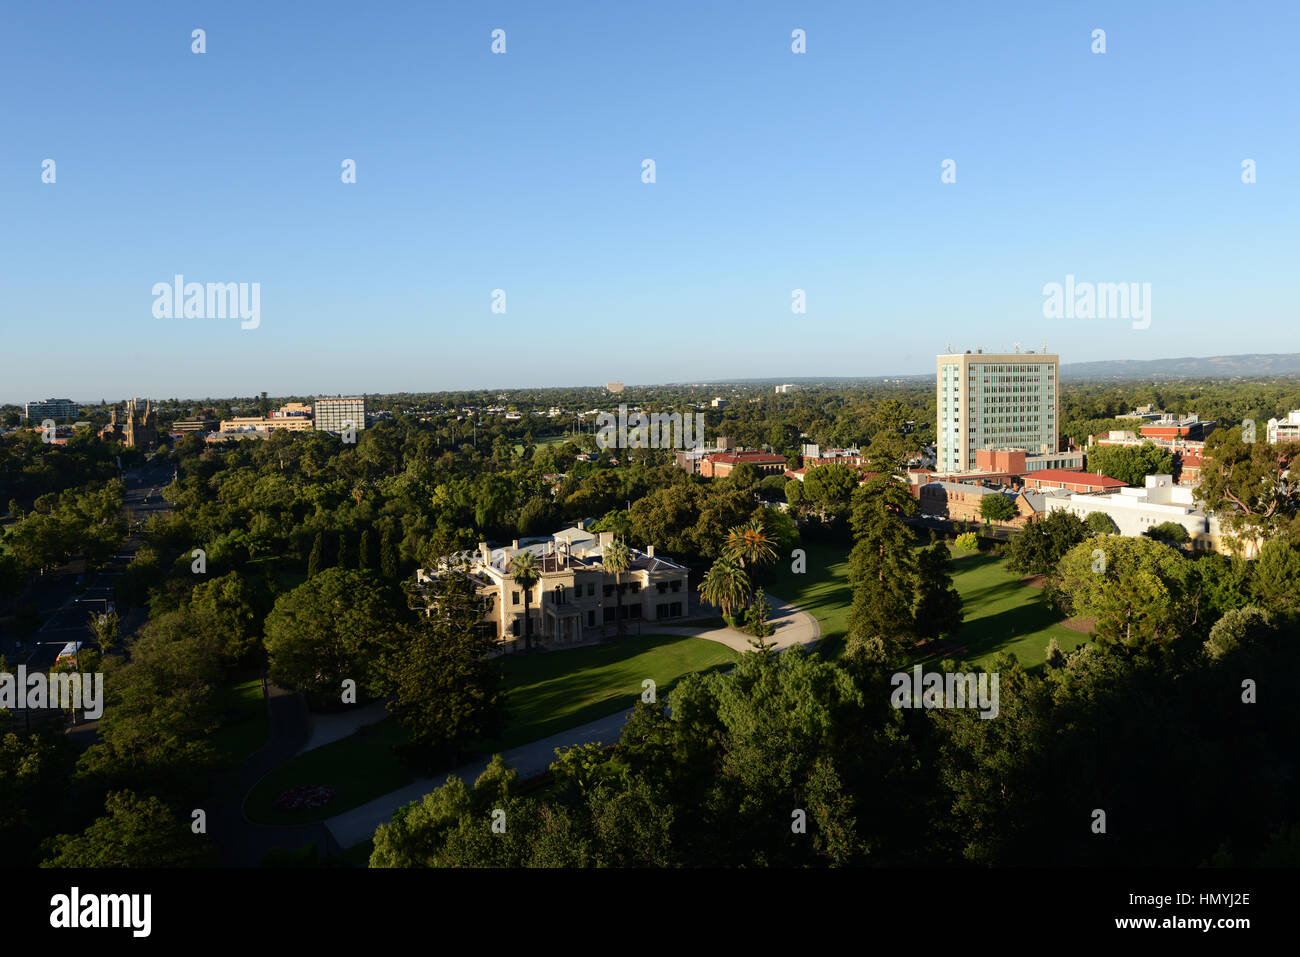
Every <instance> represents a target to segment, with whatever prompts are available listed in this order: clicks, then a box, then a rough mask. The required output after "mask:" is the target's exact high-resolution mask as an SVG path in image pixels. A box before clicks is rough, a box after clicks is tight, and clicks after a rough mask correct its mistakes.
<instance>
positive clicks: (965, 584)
mask: <svg viewBox="0 0 1300 957" xmlns="http://www.w3.org/2000/svg"><path fill="white" fill-rule="evenodd" d="M952 567H953V584H955V585H956V586H957V591H959V592H960V593H961V599H962V613H963V617H964V621H963V623H962V627H961V630H960V631H959V632H958V633H957V634H956V635H954V636H953V638H952V644H955V645H965V646H966V652H965V654H964V655H963V657H964V658H965V659H966V660H967V661H971V662H973V663H975V664H978V665H981V666H987V665H988V663H989V662H990V661H991V660H992V659H993V656H994V655H996V654H998V653H999V652H1003V651H1009V652H1012V653H1013V654H1014V655H1015V656H1016V658H1017V660H1019V662H1020V663H1021V664H1022V665H1024V666H1025V667H1026V668H1035V667H1038V666H1039V665H1041V664H1042V663H1043V662H1044V660H1046V658H1047V643H1048V641H1049V640H1051V639H1052V638H1055V639H1056V640H1057V643H1058V644H1060V646H1061V650H1062V651H1073V650H1074V649H1075V648H1077V647H1078V646H1079V645H1082V644H1084V643H1085V642H1086V641H1087V640H1088V636H1087V634H1085V633H1084V632H1079V631H1073V630H1071V629H1069V628H1066V627H1065V626H1064V625H1062V624H1060V620H1061V619H1060V616H1059V615H1057V614H1055V613H1054V612H1053V611H1052V610H1051V609H1050V608H1048V607H1047V603H1046V602H1045V601H1044V600H1043V593H1042V589H1040V588H1034V587H1033V586H1030V585H1022V584H1021V583H1020V577H1019V576H1018V575H1016V574H1014V573H1012V572H1009V571H1007V570H1006V567H1005V566H1004V565H1003V560H1002V557H1001V556H1000V555H991V554H979V553H967V554H965V555H962V556H961V557H957V558H954V559H953V562H952Z"/></svg>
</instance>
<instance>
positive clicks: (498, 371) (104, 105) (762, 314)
mask: <svg viewBox="0 0 1300 957" xmlns="http://www.w3.org/2000/svg"><path fill="white" fill-rule="evenodd" d="M555 13H556V11H555V10H554V9H550V8H538V7H536V6H535V5H532V4H525V3H522V2H517V3H502V4H494V5H492V6H491V7H490V8H488V9H483V8H479V7H476V6H475V5H464V6H459V7H453V8H449V9H441V8H440V9H433V8H429V9H412V10H400V11H391V12H389V13H388V14H386V15H385V16H382V17H381V16H375V17H360V18H359V17H357V16H356V10H355V8H354V7H352V6H351V5H343V4H341V3H337V2H335V0H327V2H323V3H320V4H318V5H316V6H314V7H312V8H311V9H310V10H309V11H306V12H304V11H303V10H300V9H288V8H283V9H282V8H277V7H274V6H270V7H268V6H266V5H264V4H252V3H249V2H242V0H236V2H232V3H229V4H226V5H223V6H222V7H220V8H212V9H194V10H190V9H185V10H178V9H176V8H174V7H173V6H170V5H166V4H162V3H159V2H145V3H142V4H138V5H133V6H132V7H131V8H130V9H129V10H121V9H118V8H113V7H102V6H94V5H85V6H84V7H78V9H77V14H76V16H75V17H73V18H68V17H67V15H66V12H65V11H63V10H62V9H61V8H57V7H48V6H46V7H41V6H26V7H18V8H15V9H13V10H11V11H10V16H9V23H8V27H7V29H6V30H5V31H4V32H3V34H0V79H2V80H3V81H4V83H3V88H4V89H5V90H7V91H9V92H8V94H7V96H6V102H5V106H6V118H7V123H6V149H5V151H4V153H3V155H0V190H2V191H3V196H2V197H0V198H2V200H3V202H4V206H5V219H6V227H7V228H6V236H7V237H8V239H9V242H8V243H7V244H6V247H5V250H4V253H5V256H4V258H5V267H6V268H5V269H4V271H3V275H0V302H3V303H4V306H3V309H4V315H5V317H6V319H7V322H6V323H5V339H4V357H5V361H4V364H3V370H4V371H3V376H0V401H5V402H10V403H22V402H25V401H29V400H33V399H38V398H46V397H50V396H56V397H63V396H67V397H70V398H74V399H76V400H78V401H83V402H85V401H91V400H92V399H93V400H94V401H99V398H100V397H103V398H109V397H110V396H112V395H114V394H117V395H119V396H120V395H122V394H123V389H124V388H128V389H129V390H130V393H131V394H135V395H140V396H145V395H151V396H156V397H170V396H175V397H178V398H180V397H186V398H188V397H197V396H208V395H210V396H220V395H226V396H229V395H236V394H243V395H250V394H255V393H259V392H261V391H263V390H268V391H273V392H276V393H278V394H280V395H294V394H296V395H307V394H312V391H313V388H320V387H322V386H324V387H328V388H329V391H330V392H331V394H337V393H343V394H356V393H374V392H399V391H408V392H430V391H447V390H453V391H454V390H468V389H492V388H498V389H500V388H545V387H563V386H564V384H565V383H580V382H587V381H590V382H592V383H593V384H596V383H603V382H607V381H623V382H627V383H629V384H631V383H638V382H640V383H647V382H686V381H709V380H714V379H721V378H762V379H777V378H779V379H784V380H786V381H789V380H791V379H803V378H810V377H811V378H816V377H819V376H824V377H861V376H868V377H873V376H910V375H924V374H925V373H926V371H927V369H930V368H932V364H933V357H934V356H935V355H936V354H939V353H942V352H944V351H946V346H947V344H948V343H951V344H952V346H953V347H954V348H961V349H964V348H967V347H970V348H972V349H973V348H978V347H984V348H986V349H988V350H1007V349H1010V347H1011V346H1012V344H1013V343H1016V342H1019V343H1021V344H1022V346H1024V347H1025V348H1026V349H1038V348H1040V347H1041V345H1042V343H1043V342H1044V341H1046V342H1047V343H1048V344H1049V348H1050V351H1052V352H1055V353H1059V354H1060V355H1061V356H1062V360H1063V362H1064V363H1065V364H1066V365H1067V366H1068V364H1069V363H1070V362H1087V361H1096V360H1104V359H1132V360H1143V359H1155V358H1160V357H1164V356H1177V355H1196V354H1205V353H1212V352H1226V351H1234V352H1236V351H1241V352H1245V351H1259V352H1263V351H1268V352H1295V351H1300V323H1298V322H1297V321H1296V319H1297V316H1296V307H1295V299H1294V295H1295V280H1294V276H1295V265H1294V264H1295V263H1296V262H1297V261H1300V230H1298V229H1297V226H1296V223H1297V222H1300V169H1297V168H1296V167H1295V165H1294V162H1293V157H1294V156H1296V155H1300V149H1297V147H1300V128H1298V127H1297V126H1296V124H1294V123H1290V122H1286V121H1285V117H1286V116H1290V115H1292V114H1293V112H1294V106H1293V102H1292V100H1293V97H1292V95H1291V91H1293V90H1294V89H1296V87H1297V85H1298V83H1300V63H1297V60H1296V58H1295V56H1294V50H1293V45H1294V40H1293V38H1294V36H1295V35H1296V34H1297V33H1300V8H1298V7H1296V6H1295V5H1292V4H1287V3H1283V2H1281V0H1277V2H1266V3H1262V4H1259V5H1256V6H1252V7H1251V8H1250V13H1249V15H1243V14H1242V12H1241V10H1240V9H1238V8H1235V7H1232V6H1229V5H1222V4H1209V3H1195V2H1193V3H1173V2H1159V3H1152V4H1149V5H1143V6H1142V7H1141V8H1133V7H1132V6H1131V5H1127V4H1122V3H1118V2H1101V3H1095V4H1090V5H1089V6H1088V8H1087V9H1086V10H1080V9H1073V8H1069V7H1061V8H1056V7H1050V6H1046V5H1040V4H1034V3H1028V2H1026V3H1018V4H1012V5H1011V7H1010V8H1007V7H1005V6H1004V7H1001V8H999V9H998V15H995V16H990V15H989V13H988V11H987V10H983V9H979V8H977V7H969V8H963V7H957V6H954V5H952V4H949V3H940V2H933V3H926V2H920V3H915V4H909V5H907V6H906V7H903V8H890V9H875V8H868V7H866V6H864V5H861V4H852V3H838V4H835V3H832V4H825V5H818V6H817V8H816V9H807V10H805V9H800V8H798V7H791V6H789V5H785V4H775V3H755V4H747V5H745V6H744V7H738V6H732V5H728V6H725V7H723V6H717V7H701V6H699V5H695V4H690V3H685V2H665V3H661V4H657V5H656V6H655V8H654V14H653V16H650V15H648V14H647V13H646V11H645V10H643V9H641V8H638V7H636V6H614V5H609V4H598V3H575V4H571V5H567V6H566V7H565V8H564V15H563V16H556V15H555ZM1265 22H1267V23H1268V25H1269V26H1268V29H1267V30H1264V29H1261V28H1260V25H1261V24H1262V23H1265ZM195 29H202V30H204V31H205V34H204V37H205V52H203V53H201V54H199V53H195V52H193V51H192V40H191V34H192V31H193V30H195ZM498 29H500V30H504V31H505V35H506V52H504V53H500V54H494V53H493V52H492V49H491V47H492V32H493V31H494V30H498ZM1098 29H1102V30H1104V31H1105V34H1106V49H1105V52H1104V53H1098V52H1094V47H1095V41H1094V40H1093V33H1094V31H1095V30H1098ZM795 30H802V31H804V34H805V36H806V52H803V53H796V52H794V51H793V50H792V39H791V37H792V32H793V31H795ZM33 77H37V78H39V83H40V89H41V95H40V96H38V97H32V96H28V95H26V94H25V93H24V92H22V91H24V90H25V89H27V88H28V87H29V86H30V84H31V82H32V78H33ZM47 160H48V161H53V165H52V166H50V167H49V168H48V169H47V165H46V163H47ZM647 160H652V161H653V163H654V174H655V175H654V182H652V183H651V182H646V181H644V180H645V170H646V166H645V161H647ZM350 163H351V164H354V165H353V166H351V167H349V164H350ZM1246 164H1249V173H1250V177H1247V172H1248V170H1247V167H1246ZM350 171H351V172H355V180H356V181H355V182H347V181H346V180H347V179H348V177H349V175H350ZM50 176H52V178H53V182H49V181H43V178H44V179H48V178H50ZM1248 179H1253V180H1254V181H1253V182H1251V181H1247V180H1248ZM946 180H952V181H946ZM176 276H183V277H184V281H185V283H189V282H193V283H198V284H201V286H202V287H203V291H204V293H205V295H203V296H201V297H200V299H201V300H202V306H203V308H196V309H194V310H193V312H191V316H192V317H191V318H183V316H184V315H185V314H186V308H185V298H186V296H185V295H182V294H181V293H183V290H181V291H178V292H177V293H176V294H175V295H171V294H169V293H166V290H167V288H168V284H171V283H172V282H173V280H174V277H176ZM227 284H229V288H230V289H235V288H236V287H237V289H238V295H236V294H235V293H234V292H231V293H230V295H231V296H232V297H233V298H232V299H231V304H230V305H229V308H227V305H226V304H223V296H224V295H225V293H224V292H223V291H222V290H223V289H225V288H226V287H227ZM213 287H218V288H217V289H216V291H215V295H214V289H213ZM160 289H162V290H164V292H158V291H157V290H160ZM1049 289H1054V291H1052V292H1049V291H1048V290H1049ZM1076 290H1083V292H1082V293H1080V298H1079V299H1078V300H1077V301H1076V298H1075V295H1074V293H1075V291H1076ZM499 293H501V294H500V295H499ZM1121 294H1122V296H1121ZM1139 294H1140V295H1139ZM1121 298H1122V300H1123V301H1122V302H1121V301H1120V300H1121ZM164 300H165V305H163V302H164ZM197 301H198V300H196V302H197ZM214 303H215V306H216V308H214ZM239 303H242V304H243V306H244V307H245V311H244V313H240V312H239V309H238V308H236V306H237V305H238V304H239ZM501 306H504V309H505V311H504V312H500V311H493V310H494V308H499V307H501ZM800 307H803V308H804V309H805V310H806V311H803V312H798V311H794V310H795V309H797V308H800ZM178 313H179V314H180V315H181V316H182V318H177V314H178ZM1130 313H1131V315H1130ZM241 315H248V317H249V318H247V319H244V320H241V318H240V316H241ZM168 316H170V318H168ZM198 316H205V317H206V318H198ZM1090 316H1106V317H1107V318H1090ZM1228 342H1230V343H1231V345H1228V344H1227V343H1228Z"/></svg>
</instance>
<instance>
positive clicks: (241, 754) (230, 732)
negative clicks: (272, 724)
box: [208, 678, 269, 765]
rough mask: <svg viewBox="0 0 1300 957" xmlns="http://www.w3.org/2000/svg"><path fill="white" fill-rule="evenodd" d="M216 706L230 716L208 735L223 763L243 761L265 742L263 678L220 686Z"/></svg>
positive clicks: (266, 724)
mask: <svg viewBox="0 0 1300 957" xmlns="http://www.w3.org/2000/svg"><path fill="white" fill-rule="evenodd" d="M216 706H217V709H218V710H219V711H220V712H221V713H222V714H227V715H228V718H227V719H226V721H225V723H223V724H222V726H221V727H219V728H217V730H215V731H213V732H212V733H211V734H210V735H208V744H209V745H211V746H212V748H213V749H214V750H215V751H216V752H217V753H218V754H219V755H220V756H221V761H222V764H225V765H231V764H234V763H236V762H237V761H241V760H243V759H244V758H245V757H247V756H248V755H250V754H252V753H253V752H254V751H256V750H257V749H258V748H260V747H261V746H262V745H264V744H265V743H266V735H267V733H268V731H269V727H268V720H267V716H266V705H265V703H264V702H263V699H262V679H261V678H252V679H250V680H248V681H243V682H239V683H238V684H232V685H227V686H226V687H224V688H219V689H217V692H216Z"/></svg>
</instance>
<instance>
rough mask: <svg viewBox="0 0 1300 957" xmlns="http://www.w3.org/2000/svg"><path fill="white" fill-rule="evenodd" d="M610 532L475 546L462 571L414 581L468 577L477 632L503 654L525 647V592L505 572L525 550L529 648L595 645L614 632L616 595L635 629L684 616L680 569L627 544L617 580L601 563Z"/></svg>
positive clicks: (579, 531)
mask: <svg viewBox="0 0 1300 957" xmlns="http://www.w3.org/2000/svg"><path fill="white" fill-rule="evenodd" d="M613 539H614V533H613V532H594V533H593V532H589V531H587V530H586V529H584V528H583V527H582V526H581V525H578V526H575V527H573V528H566V529H564V530H563V531H560V532H556V533H555V534H554V535H552V536H549V537H547V538H544V539H541V540H531V541H529V542H527V543H526V544H524V545H520V544H519V542H518V541H514V542H511V543H510V546H509V547H508V548H489V547H488V546H487V544H486V543H484V542H480V543H479V547H478V550H477V552H476V553H475V554H474V556H473V558H472V560H471V561H469V562H468V566H467V567H464V568H461V569H457V570H456V571H455V572H453V569H452V568H450V567H448V566H446V565H444V566H443V567H442V568H440V569H439V570H438V571H434V572H428V573H427V572H426V571H425V570H424V569H421V570H420V571H418V572H417V573H416V579H417V581H418V582H425V581H428V580H429V578H430V577H431V575H439V574H449V573H460V574H468V575H469V577H470V580H471V581H473V582H474V583H475V584H476V585H477V586H478V593H479V594H480V595H481V596H484V597H485V598H488V599H489V601H488V604H487V611H486V613H485V618H484V626H485V627H489V628H491V629H492V631H493V633H494V634H495V635H496V638H497V640H498V641H500V642H501V643H502V644H503V645H506V646H507V650H513V648H514V647H519V648H522V647H523V646H524V589H523V586H521V585H520V584H519V583H518V582H516V581H515V580H514V578H513V577H512V576H511V574H510V562H511V559H512V558H513V557H514V556H515V555H516V554H517V553H519V552H522V551H529V552H532V553H533V554H534V555H536V557H537V569H538V572H539V579H538V581H537V583H536V584H535V585H533V586H532V594H531V595H530V596H529V598H528V601H529V605H530V607H529V612H530V614H531V617H532V620H533V627H532V632H533V643H534V645H537V646H540V647H556V646H563V645H568V644H576V643H581V642H587V641H594V640H597V639H599V638H602V637H606V636H610V635H613V634H614V633H615V632H616V629H617V627H618V622H617V614H618V596H617V594H616V593H615V588H619V589H621V590H622V593H623V594H622V602H623V605H622V608H623V619H624V620H625V621H626V622H627V623H628V625H629V630H632V631H635V629H636V625H635V624H634V623H638V622H641V621H650V622H656V621H666V620H670V619H674V618H682V617H684V616H685V615H686V614H687V613H688V611H689V608H690V591H689V584H688V581H687V569H686V566H685V565H681V564H679V563H677V562H675V561H673V560H672V559H669V558H665V557H661V556H657V555H655V550H654V546H653V545H649V546H646V548H645V550H644V551H641V550H639V549H635V548H632V547H631V546H630V545H629V546H628V551H629V552H630V553H631V554H630V558H631V562H630V564H629V567H628V570H627V571H625V572H623V573H622V574H621V575H619V576H617V578H618V581H617V582H616V580H615V577H616V576H615V575H614V573H613V572H611V571H609V570H607V569H606V568H605V566H604V564H603V562H602V554H603V551H604V548H605V546H607V545H609V544H610V542H612V541H613Z"/></svg>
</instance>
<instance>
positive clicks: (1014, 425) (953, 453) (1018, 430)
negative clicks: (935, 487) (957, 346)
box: [935, 351, 1060, 472]
mask: <svg viewBox="0 0 1300 957" xmlns="http://www.w3.org/2000/svg"><path fill="white" fill-rule="evenodd" d="M1059 360H1060V356H1057V355H1054V354H1052V353H1042V352H1040V353H1034V352H1023V353H1022V352H1014V353H986V352H982V351H977V352H970V351H967V352H965V353H955V354H950V355H941V356H938V357H937V370H936V371H937V376H936V381H935V405H936V406H937V409H938V432H937V441H936V443H935V444H936V452H937V458H938V463H937V465H936V466H935V467H936V469H937V470H938V471H940V472H961V471H965V470H967V469H973V468H975V453H976V452H977V451H978V450H979V449H985V448H999V449H1001V448H1010V449H1024V450H1025V451H1026V452H1055V451H1058V450H1057V445H1058V443H1059V441H1060V440H1059V433H1060V405H1059V396H1060V388H1059V386H1060V361H1059Z"/></svg>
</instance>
